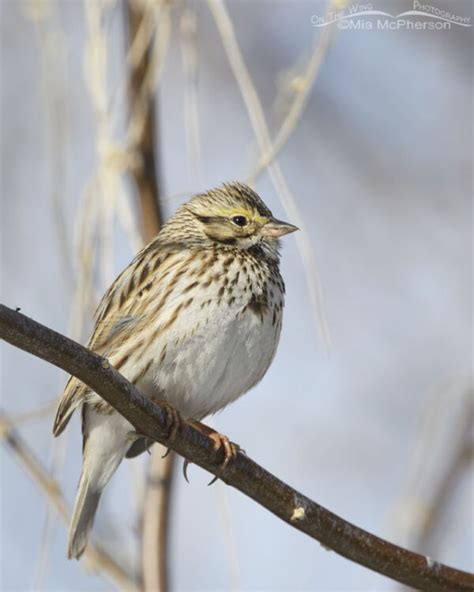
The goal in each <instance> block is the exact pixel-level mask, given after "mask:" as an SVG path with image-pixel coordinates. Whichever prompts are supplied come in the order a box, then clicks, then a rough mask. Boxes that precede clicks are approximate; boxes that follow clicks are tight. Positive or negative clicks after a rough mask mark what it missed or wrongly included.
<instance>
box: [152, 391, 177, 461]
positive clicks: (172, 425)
mask: <svg viewBox="0 0 474 592" xmlns="http://www.w3.org/2000/svg"><path fill="white" fill-rule="evenodd" d="M153 401H154V402H155V403H158V404H159V405H160V407H162V408H163V410H164V412H165V413H166V426H165V429H166V430H167V431H168V435H167V436H166V441H167V442H170V443H171V442H173V441H174V439H175V438H176V434H177V433H178V431H179V430H180V429H181V428H182V427H183V425H184V419H183V418H182V417H181V413H180V412H179V411H178V410H177V409H176V407H175V406H174V405H172V404H171V403H169V402H168V401H163V400H162V399H153ZM168 454H169V449H168V452H166V453H165V456H167V455H168Z"/></svg>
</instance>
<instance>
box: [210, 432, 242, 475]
mask: <svg viewBox="0 0 474 592" xmlns="http://www.w3.org/2000/svg"><path fill="white" fill-rule="evenodd" d="M209 438H210V439H211V440H212V441H213V448H214V451H215V452H218V451H219V450H221V448H223V449H224V460H223V461H222V462H221V463H220V465H219V468H220V469H222V470H224V469H225V468H226V467H227V465H228V464H229V463H230V462H233V461H234V460H235V459H236V458H237V455H238V453H239V452H241V448H240V446H239V445H238V444H235V443H234V442H231V441H230V440H229V438H228V437H227V436H224V435H223V434H219V432H213V433H212V434H209Z"/></svg>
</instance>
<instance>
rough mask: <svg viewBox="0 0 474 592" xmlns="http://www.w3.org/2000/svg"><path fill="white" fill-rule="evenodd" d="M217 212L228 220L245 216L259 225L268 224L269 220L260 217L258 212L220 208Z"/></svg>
mask: <svg viewBox="0 0 474 592" xmlns="http://www.w3.org/2000/svg"><path fill="white" fill-rule="evenodd" d="M217 211H218V213H219V215H221V216H224V217H226V218H232V216H245V217H246V218H249V220H253V221H254V222H257V223H258V224H266V223H267V222H268V220H269V218H267V217H266V216H260V214H257V212H254V211H253V210H247V209H245V208H219V209H218V210H217Z"/></svg>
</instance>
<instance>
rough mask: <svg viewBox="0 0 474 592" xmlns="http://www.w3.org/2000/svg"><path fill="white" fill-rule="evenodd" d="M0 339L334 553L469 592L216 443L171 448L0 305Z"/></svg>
mask: <svg viewBox="0 0 474 592" xmlns="http://www.w3.org/2000/svg"><path fill="white" fill-rule="evenodd" d="M0 338H3V339H4V340H5V341H8V342H9V343H11V344H12V345H15V346H16V347H19V348H21V349H23V350H24V351H27V352H29V353H31V354H33V355H35V356H37V357H40V358H42V359H43V360H46V361H48V362H50V363H52V364H55V365H56V366H58V367H60V368H62V369H63V370H65V371H66V372H68V373H70V374H73V375H74V376H76V377H77V378H79V379H80V380H82V381H83V382H84V383H85V384H87V385H88V386H89V387H90V388H91V389H92V390H93V391H95V392H96V393H97V394H99V395H100V396H102V397H103V398H104V400H106V401H107V402H108V403H109V404H110V405H112V406H113V407H114V408H115V409H116V410H117V411H118V412H119V413H121V414H122V415H123V416H124V417H125V418H126V419H127V420H128V421H129V422H130V423H131V424H132V426H133V427H134V429H135V430H136V431H137V432H138V433H140V434H143V435H144V436H146V437H147V438H149V439H151V440H154V441H157V442H160V443H162V444H164V445H166V446H170V448H172V449H173V450H174V451H175V452H177V453H178V454H181V455H182V456H184V457H185V458H186V459H188V460H189V461H190V462H193V463H195V464H197V465H199V466H200V467H202V468H203V469H206V470H207V471H209V472H211V473H213V474H214V475H216V476H217V477H219V478H220V479H222V480H223V481H224V482H225V483H227V484H228V485H232V486H233V487H235V488H237V489H238V490H239V491H241V492H242V493H244V494H245V495H247V496H249V497H251V498H252V499H253V500H255V501H256V502H257V503H259V504H260V505H262V506H263V507H265V508H266V509H267V510H269V511H270V512H272V513H273V514H275V515H276V516H278V517H279V518H281V520H283V521H285V522H286V523H287V524H289V525H291V526H293V527H294V528H296V529H297V530H300V531H301V532H304V533H306V534H307V535H309V536H310V537H312V538H314V539H316V540H318V541H319V542H320V543H322V544H323V545H324V546H325V547H328V548H330V549H332V550H334V551H335V552H336V553H339V554H340V555H342V556H344V557H346V558H348V559H350V560H352V561H355V562H356V563H359V564H360V565H364V566H366V567H368V568H370V569H372V570H374V571H377V572H378V573H381V574H383V575H386V576H388V577H390V578H392V579H394V580H396V581H399V582H402V583H404V584H407V585H408V586H412V587H413V588H415V589H419V590H424V591H427V592H438V591H439V592H468V591H469V592H472V589H473V588H474V574H470V573H467V572H464V571H461V570H457V569H454V568H451V567H448V566H446V565H443V564H441V563H438V562H437V561H434V560H433V559H431V558H430V557H425V556H423V555H419V554H417V553H413V552H411V551H408V550H406V549H403V548H401V547H397V546H396V545H393V544H391V543H389V542H387V541H385V540H383V539H381V538H379V537H376V536H374V535H372V534H370V533H368V532H366V531H364V530H362V529H360V528H358V527H357V526H354V525H353V524H350V523H349V522H347V521H345V520H343V519H342V518H339V517H338V516H336V515H335V514H333V513H332V512H330V511H329V510H326V509H325V508H323V507H322V506H320V505H319V504H317V503H316V502H314V501H312V500H311V499H309V498H308V497H306V496H304V495H303V494H301V493H299V492H298V491H296V490H295V489H293V488H292V487H290V486H289V485H287V484H286V483H284V482H283V481H280V480H279V479H277V478H276V477H275V476H273V475H272V474H271V473H269V472H268V471H266V470H265V469H264V468H263V467H260V466H259V465H258V464H257V463H255V462H254V461H253V460H251V459H250V458H249V457H247V456H245V455H244V454H242V453H239V454H238V456H237V458H236V460H235V461H234V462H232V463H230V465H228V466H227V467H226V468H222V466H221V465H220V464H219V463H221V462H222V460H223V451H222V450H218V451H217V452H216V451H215V450H214V446H213V441H212V440H211V439H210V438H207V437H206V436H204V435H203V434H201V432H199V431H198V430H196V429H194V428H193V427H192V426H190V425H188V424H185V425H183V426H182V428H181V429H180V430H179V431H178V433H177V434H176V436H175V439H174V440H173V442H172V443H168V442H167V435H168V431H167V414H166V412H165V411H164V410H163V409H162V408H161V407H160V406H159V405H157V404H155V403H153V402H152V401H151V400H150V399H147V398H146V397H144V396H143V395H141V394H140V393H139V392H138V391H137V389H136V388H135V387H134V386H133V385H132V384H130V383H129V382H128V381H127V380H126V379H125V378H124V377H123V376H122V375H121V374H120V373H119V372H117V371H116V370H115V369H114V368H113V367H112V366H110V364H109V362H108V361H107V360H106V359H104V358H102V357H101V356H99V355H97V354H96V353H94V352H91V351H89V350H87V349H86V348H85V347H83V346H81V345H79V344H78V343H76V342H74V341H72V340H71V339H68V338H67V337H64V336H63V335H60V334H59V333H56V332H55V331H53V330H51V329H48V328H47V327H45V326H44V325H41V324H40V323H37V322H36V321H33V320H32V319H29V318H28V317H26V316H24V315H22V314H21V313H19V312H16V311H14V310H12V309H9V308H8V307H6V306H4V305H0Z"/></svg>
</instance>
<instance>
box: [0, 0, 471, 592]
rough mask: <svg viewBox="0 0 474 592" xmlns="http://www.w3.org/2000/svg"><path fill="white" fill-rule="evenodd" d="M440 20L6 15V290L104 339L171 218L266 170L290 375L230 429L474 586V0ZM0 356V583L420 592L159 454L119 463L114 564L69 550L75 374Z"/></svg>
mask: <svg viewBox="0 0 474 592" xmlns="http://www.w3.org/2000/svg"><path fill="white" fill-rule="evenodd" d="M425 4H428V3H425ZM431 5H433V6H435V7H436V8H438V9H441V10H443V11H449V12H450V13H451V14H452V15H457V16H459V17H463V18H464V23H465V24H466V25H468V26H462V25H459V24H453V23H451V26H450V27H446V26H445V25H443V28H439V29H434V30H429V29H419V30H413V29H409V28H406V27H402V26H400V27H398V28H394V29H387V28H380V27H377V26H376V24H375V23H376V21H377V17H376V16H360V17H354V18H353V19H348V18H346V19H342V20H339V22H336V23H335V24H333V25H327V26H322V27H315V26H313V25H314V23H317V22H320V21H318V20H317V18H314V17H315V16H316V17H321V18H324V15H327V12H328V11H341V10H342V11H343V10H346V14H348V11H349V9H351V7H352V9H353V10H355V9H354V7H356V5H355V4H350V3H348V2H342V1H340V0H333V1H332V2H330V3H328V2H327V1H322V0H321V1H319V0H312V1H308V2H306V1H303V0H299V1H289V0H285V1H283V0H281V1H277V0H274V1H269V0H266V1H265V0H255V1H254V2H250V1H243V0H242V1H241V0H233V1H232V2H226V3H221V2H214V1H210V2H205V1H204V0H199V1H197V0H194V1H188V2H185V1H181V0H169V1H161V2H160V1H158V0H156V1H154V2H146V1H132V2H130V3H126V2H121V1H118V0H90V1H85V2H83V1H81V0H69V1H66V0H56V1H53V0H31V1H20V0H1V2H0V9H1V101H2V103H1V139H2V147H1V167H2V168H1V245H2V250H1V257H2V259H1V276H2V302H3V303H5V304H7V305H9V306H11V307H21V310H22V312H23V313H24V314H26V315H28V316H31V317H32V318H34V319H36V320H38V321H40V322H42V323H44V324H46V325H48V326H50V327H52V328H54V329H56V330H57V331H60V332H62V333H65V334H67V335H69V336H71V337H73V338H75V339H77V340H80V341H82V342H85V341H86V340H87V337H88V332H89V331H90V327H91V316H92V311H93V308H94V306H95V304H96V303H97V300H98V298H99V297H100V296H101V294H102V293H103V291H104V290H105V288H106V287H107V285H108V284H109V283H110V282H111V281H112V279H113V278H114V276H115V275H116V274H117V273H118V272H119V271H120V270H121V269H123V267H125V266H126V265H127V264H128V262H129V261H130V259H131V258H132V256H133V254H134V253H135V252H136V251H137V250H138V249H139V248H140V247H141V245H142V244H143V241H144V240H146V238H147V237H149V236H152V235H153V233H154V228H156V227H157V225H158V224H159V221H160V220H159V215H161V216H162V217H163V218H166V217H167V216H168V215H170V214H171V213H172V212H173V211H174V210H175V209H176V208H177V207H178V206H179V205H180V204H181V203H182V202H183V201H184V200H186V199H188V197H189V196H190V195H192V194H193V193H195V192H197V191H200V190H203V189H207V188H210V187H212V186H214V185H217V184H220V183H221V182H223V181H228V180H243V181H250V182H252V183H253V184H254V186H255V188H256V189H257V191H258V192H259V194H260V195H261V196H262V197H263V199H264V200H265V202H266V203H267V204H268V205H269V206H270V208H271V209H272V210H273V212H274V213H275V214H276V215H277V217H282V218H286V219H288V220H289V221H291V222H293V223H295V224H297V225H299V226H301V227H302V232H301V233H299V236H298V237H296V235H294V236H293V235H292V236H291V237H289V238H288V239H286V240H285V241H284V249H283V259H282V273H283V276H284V278H285V281H286V285H287V301H286V311H285V319H284V327H283V333H282V339H281V344H280V347H279V351H278V354H277V356H276V359H275V361H274V363H273V365H272V367H271V369H270V371H269V372H268V374H267V376H266V377H265V379H264V380H263V381H262V382H261V383H260V384H259V385H258V386H257V388H255V389H254V390H253V391H252V392H251V393H250V394H248V395H247V396H245V397H244V398H242V399H241V400H239V401H238V402H237V403H236V404H235V405H233V406H232V407H231V408H228V409H227V410H226V411H225V412H224V413H222V414H221V415H219V416H217V417H216V418H213V419H212V424H213V425H214V426H215V427H218V429H219V430H220V431H222V432H223V433H225V434H228V435H229V436H230V437H231V438H232V440H233V441H235V442H238V443H239V444H240V445H241V446H242V447H243V448H244V449H245V450H246V451H247V453H248V454H249V455H250V456H251V457H252V458H254V459H255V460H256V461H257V462H258V463H260V464H262V465H263V466H264V467H265V468H267V469H268V470H270V471H271V472H273V473H274V474H275V475H277V476H278V477H280V478H281V479H283V480H285V481H287V482H288V483H289V484H291V485H292V486H294V487H295V488H297V489H299V490H300V491H302V492H303V493H305V494H307V495H308V496H310V497H311V498H313V499H315V500H316V501H318V502H319V503H321V504H322V505H324V506H325V507H327V508H329V509H330V510H331V511H333V512H335V513H337V514H339V515H341V516H342V517H344V518H345V519H347V520H349V521H351V522H353V523H355V524H357V525H358V526H360V527H362V528H364V529H367V530H369V531H371V532H373V533H375V534H377V535H379V536H382V537H385V538H387V539H389V540H390V541H393V542H395V543H397V544H400V545H403V546H406V547H408V548H410V549H413V550H416V551H419V552H422V553H425V554H427V555H430V556H432V557H434V558H436V559H438V560H440V561H442V562H444V563H448V564H450V565H453V566H455V567H459V568H462V569H467V570H472V569H473V544H474V540H473V538H474V537H473V524H474V521H473V518H474V516H473V507H472V500H473V494H474V481H473V471H472V469H473V440H472V431H471V426H472V405H473V399H472V370H471V364H472V245H471V235H472V202H471V195H472V166H471V165H472V133H473V106H472V105H473V96H472V95H473V90H472V88H473V87H472V83H473V80H472V78H473V75H472V27H471V26H470V25H471V24H472V18H473V5H472V2H470V1H469V0H466V1H464V0H450V1H449V2H448V0H433V1H432V3H431V4H430V6H431ZM356 8H357V7H356ZM413 8H414V5H413V2H410V1H404V0H397V1H392V2H384V1H383V0H375V1H374V2H373V3H372V4H371V7H370V8H367V7H366V3H364V7H363V8H360V9H357V10H358V11H359V12H360V10H363V9H368V10H379V11H384V12H387V13H390V14H391V15H397V14H399V13H402V12H404V11H410V10H413ZM357 10H356V11H357ZM425 10H426V11H429V10H430V8H429V7H428V8H426V9H425ZM327 16H329V15H327ZM406 18H407V19H408V20H410V19H411V21H413V22H430V23H445V22H446V21H442V20H439V19H435V18H433V17H432V16H431V17H429V16H409V17H406ZM329 20H333V19H331V18H329ZM351 20H352V22H353V23H356V22H362V23H366V22H368V21H370V22H372V23H373V28H367V27H368V25H364V26H362V25H359V28H357V27H352V28H351V27H350V26H347V25H346V24H343V25H342V26H341V24H340V23H341V22H343V23H347V22H349V21H351ZM392 22H395V21H393V20H392ZM469 23H470V24H469ZM150 154H151V158H152V161H151V162H152V163H154V165H155V167H156V170H153V166H152V165H150ZM150 173H151V177H150ZM153 173H156V175H155V176H156V183H154V178H153ZM150 179H151V180H150ZM150 191H151V193H150ZM150 196H151V197H150ZM154 197H158V199H159V201H158V207H157V206H156V200H155V202H153V199H154ZM150 208H151V209H150ZM1 363H2V374H1V391H2V401H1V406H2V410H3V415H2V418H3V419H2V431H1V433H2V437H3V438H2V439H3V443H4V446H2V447H1V452H0V454H1V550H0V557H1V588H2V590H5V591H6V590H27V589H30V590H97V591H99V590H111V589H126V588H130V589H132V588H133V586H134V585H136V586H137V587H141V588H144V589H146V590H156V589H157V586H158V587H159V589H160V591H161V592H164V591H165V590H166V589H170V590H193V591H194V590H195V591H199V590H311V591H313V590H314V591H325V590H327V591H335V590H340V591H342V590H344V591H352V590H374V591H385V590H400V587H399V586H398V585H397V584H396V583H394V582H391V581H389V580H388V579H386V578H383V577H382V576H379V575H377V574H375V573H372V572H370V571H368V570H366V569H365V568H363V567H361V566H359V565H356V564H353V563H350V562H348V561H347V560H345V559H343V558H341V557H339V556H337V555H336V554H335V553H331V552H329V551H327V550H325V549H323V548H322V547H320V546H319V545H318V544H317V543H316V542H315V541H313V540H311V539H310V538H308V537H306V536H304V535H303V534H301V533H299V532H297V531H295V530H293V529H291V528H289V527H288V525H286V524H284V523H282V522H281V521H279V520H278V519H276V518H275V517H274V516H273V515H271V514H269V513H268V512H266V511H265V510H263V509H262V508H261V507H259V506H258V505H256V504H255V503H254V502H253V501H251V500H249V499H247V498H246V497H244V496H243V495H241V494H240V493H239V492H237V491H234V490H232V489H231V488H228V487H226V486H224V485H223V484H222V483H217V484H216V485H214V486H213V487H211V488H207V487H206V483H207V481H208V480H209V475H208V474H206V473H205V472H204V471H202V470H200V469H198V468H197V467H195V466H191V467H190V468H189V477H190V481H191V483H190V484H187V483H186V482H185V481H184V479H183V478H182V475H181V464H182V460H181V459H176V461H175V462H174V463H171V461H169V462H162V461H160V459H159V454H157V452H156V451H155V452H154V453H153V455H152V456H151V457H150V456H149V455H142V457H139V458H137V459H136V460H133V461H127V462H123V463H122V465H121V467H120V469H119V471H118V472H117V474H116V475H115V477H114V479H113V480H112V482H111V484H110V485H109V487H108V489H107V492H106V494H105V496H104V498H103V501H102V505H101V507H100V509H99V512H98V519H97V521H96V525H95V528H94V532H93V542H94V548H95V549H96V551H95V554H94V552H91V553H90V554H89V555H88V556H87V557H85V558H84V559H83V560H82V561H81V562H79V563H78V562H71V561H67V560H66V536H67V533H66V528H65V524H64V522H63V521H62V520H61V516H62V517H66V516H67V514H68V511H69V508H70V507H71V505H72V501H73V498H74V494H75V488H76V484H77V481H78V478H79V473H80V462H81V458H80V455H81V437H80V426H79V420H78V417H74V420H73V421H72V422H71V425H70V428H69V429H68V430H67V432H66V433H65V434H64V435H63V436H61V438H60V439H59V440H57V441H53V438H52V434H51V426H52V418H53V414H54V405H55V402H56V399H57V397H58V396H59V395H60V392H61V389H62V387H63V386H64V383H65V381H66V376H65V374H64V373H63V372H62V371H60V370H58V369H57V368H55V367H53V366H50V365H48V364H46V363H44V362H42V361H40V360H37V359H35V358H33V357H31V356H28V355H27V354H25V353H23V352H21V351H19V350H16V349H14V348H12V347H10V346H5V345H2V351H1ZM76 415H77V414H76ZM8 434H9V435H10V438H9V439H7V438H6V437H5V436H6V435H8ZM12 441H14V442H16V444H15V445H14V446H12ZM155 448H156V450H157V451H158V452H160V451H159V450H158V446H155ZM160 471H161V472H163V471H164V472H165V473H166V474H165V477H166V475H167V476H168V477H169V476H170V475H171V483H172V485H171V489H170V490H169V491H170V495H169V496H166V492H167V491H168V490H167V489H166V488H165V489H163V488H161V489H160V487H159V485H158V486H157V485H156V483H157V480H156V479H155V480H151V479H150V474H155V476H156V474H161V473H160ZM160 508H161V510H160ZM160 512H161V513H160ZM163 512H165V513H166V514H167V516H168V522H167V524H168V528H167V529H166V528H165V527H166V520H165V522H164V523H163V518H164V514H163ZM160 524H161V526H160ZM147 525H148V526H150V525H151V526H150V528H151V532H150V528H148V530H147ZM158 531H159V533H160V536H157V533H158ZM164 532H165V533H167V534H166V537H165V538H166V542H164V538H163V533H164ZM165 549H166V550H167V553H166V554H165V555H166V556H165V557H164V558H163V553H164V550H165ZM159 555H160V556H161V559H160V561H165V563H166V565H165V566H164V567H163V564H162V563H160V565H158V566H157V558H158V556H159ZM150 565H151V567H150ZM155 568H156V569H161V570H163V569H164V570H165V572H167V573H164V574H163V573H162V574H161V575H160V576H159V578H158V579H159V580H160V583H159V584H156V586H154V585H153V583H152V582H153V574H152V575H151V576H150V575H149V573H148V574H147V570H150V569H151V570H152V571H153V570H154V569H155ZM150 578H151V579H150ZM150 582H151V583H150Z"/></svg>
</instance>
